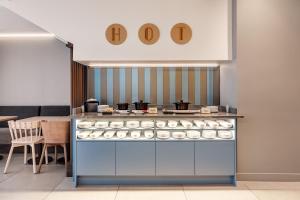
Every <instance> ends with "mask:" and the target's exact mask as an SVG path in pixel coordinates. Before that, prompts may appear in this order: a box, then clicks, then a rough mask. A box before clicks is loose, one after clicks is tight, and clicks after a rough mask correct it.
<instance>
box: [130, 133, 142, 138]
mask: <svg viewBox="0 0 300 200" xmlns="http://www.w3.org/2000/svg"><path fill="white" fill-rule="evenodd" d="M130 136H131V137H132V138H134V139H136V138H139V137H141V131H131V133H130Z"/></svg>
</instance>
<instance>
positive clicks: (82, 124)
mask: <svg viewBox="0 0 300 200" xmlns="http://www.w3.org/2000/svg"><path fill="white" fill-rule="evenodd" d="M92 125H93V122H89V121H80V122H78V124H77V127H78V128H91V127H92Z"/></svg>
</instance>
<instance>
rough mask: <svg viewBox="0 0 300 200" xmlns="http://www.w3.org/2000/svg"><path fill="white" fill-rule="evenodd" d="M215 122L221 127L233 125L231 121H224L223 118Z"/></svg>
mask: <svg viewBox="0 0 300 200" xmlns="http://www.w3.org/2000/svg"><path fill="white" fill-rule="evenodd" d="M217 123H219V124H220V126H221V127H222V128H232V127H233V125H232V123H230V122H228V121H225V120H217ZM221 127H220V128H221Z"/></svg>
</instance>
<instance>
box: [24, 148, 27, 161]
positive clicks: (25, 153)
mask: <svg viewBox="0 0 300 200" xmlns="http://www.w3.org/2000/svg"><path fill="white" fill-rule="evenodd" d="M26 164H27V145H25V146H24V165H26Z"/></svg>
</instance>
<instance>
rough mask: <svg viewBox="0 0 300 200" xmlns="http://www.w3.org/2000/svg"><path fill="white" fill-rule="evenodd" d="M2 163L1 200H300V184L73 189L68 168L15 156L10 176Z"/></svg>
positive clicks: (0, 179) (2, 162) (0, 172)
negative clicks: (39, 165) (35, 167)
mask: <svg viewBox="0 0 300 200" xmlns="http://www.w3.org/2000/svg"><path fill="white" fill-rule="evenodd" d="M5 161H6V160H2V161H0V199H1V200H6V199H7V200H15V199H21V200H27V199H28V200H35V199H37V200H38V199H46V200H50V199H51V200H69V199H70V200H76V199H80V200H81V199H87V200H94V199H95V200H96V199H97V200H102V199H103V200H135V199H136V200H159V199H163V200H169V199H170V200H201V199H204V200H215V199H216V200H300V183H299V182H289V183H288V182H245V181H244V182H238V185H237V186H236V187H233V186H81V187H78V188H73V187H72V183H71V179H70V178H65V177H64V166H62V165H54V164H50V165H48V166H46V167H44V168H43V169H42V173H41V174H36V175H34V174H32V166H30V165H28V166H27V165H26V166H24V165H23V158H22V156H21V155H20V154H19V155H16V154H15V155H14V157H13V160H12V164H11V167H10V168H9V173H8V174H6V175H4V174H3V173H2V172H3V169H4V165H5Z"/></svg>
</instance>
